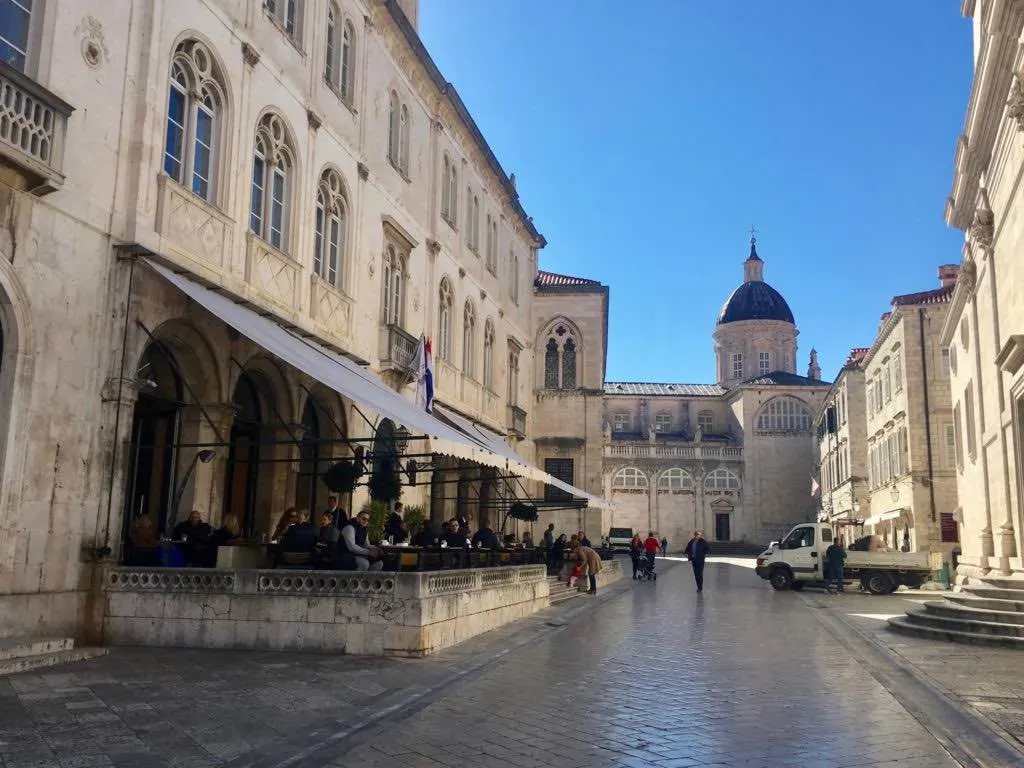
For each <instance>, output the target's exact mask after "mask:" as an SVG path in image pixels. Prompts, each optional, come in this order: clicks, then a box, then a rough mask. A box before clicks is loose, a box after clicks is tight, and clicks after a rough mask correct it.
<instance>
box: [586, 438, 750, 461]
mask: <svg viewBox="0 0 1024 768" xmlns="http://www.w3.org/2000/svg"><path fill="white" fill-rule="evenodd" d="M603 453H604V456H605V457H607V458H613V459H719V460H723V461H742V460H743V449H742V448H738V447H733V446H721V445H705V444H704V443H690V444H680V445H671V444H654V445H652V444H651V443H641V442H612V443H605V445H604V451H603Z"/></svg>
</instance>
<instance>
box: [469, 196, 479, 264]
mask: <svg viewBox="0 0 1024 768" xmlns="http://www.w3.org/2000/svg"><path fill="white" fill-rule="evenodd" d="M472 202H473V204H472V206H471V213H470V215H469V228H470V229H471V230H472V232H473V239H472V243H473V244H472V246H470V247H471V248H472V249H473V250H474V251H478V252H479V250H480V198H479V197H477V196H476V195H473V201H472ZM478 255H479V254H478Z"/></svg>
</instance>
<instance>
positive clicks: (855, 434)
mask: <svg viewBox="0 0 1024 768" xmlns="http://www.w3.org/2000/svg"><path fill="white" fill-rule="evenodd" d="M867 353H868V349H867V348H866V347H857V348H854V349H852V350H850V354H849V356H848V357H847V358H846V362H845V363H844V364H843V367H842V370H840V371H839V375H838V376H836V380H835V382H833V384H832V388H831V389H830V390H829V392H828V395H827V396H826V398H825V400H824V402H823V403H822V405H821V409H820V410H819V411H818V415H817V420H816V424H815V426H816V432H817V439H818V477H819V478H820V479H819V481H818V482H819V486H820V493H821V511H822V513H823V516H822V519H823V520H828V521H829V522H832V523H836V524H839V525H847V524H848V522H855V521H857V520H862V519H864V518H870V516H871V494H870V492H869V485H868V444H867V403H866V391H865V387H864V367H863V361H864V356H865V355H866V354H867ZM855 532H857V531H855Z"/></svg>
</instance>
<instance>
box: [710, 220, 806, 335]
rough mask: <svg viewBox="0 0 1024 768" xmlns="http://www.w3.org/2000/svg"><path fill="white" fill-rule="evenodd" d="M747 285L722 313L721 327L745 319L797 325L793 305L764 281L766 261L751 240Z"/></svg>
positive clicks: (739, 289) (723, 307)
mask: <svg viewBox="0 0 1024 768" xmlns="http://www.w3.org/2000/svg"><path fill="white" fill-rule="evenodd" d="M743 267H744V270H743V271H744V276H745V279H744V282H743V285H741V286H740V287H739V288H737V289H736V290H735V291H733V292H732V296H730V297H729V298H728V299H727V300H726V302H725V304H723V305H722V311H721V312H719V313H718V325H724V324H725V323H738V322H740V321H741V320H781V321H782V322H784V323H790V324H792V325H796V321H795V320H794V319H793V312H792V310H790V308H789V304H787V303H786V300H785V299H784V298H782V294H781V293H779V292H778V291H776V290H775V289H774V288H772V287H771V286H770V285H768V283H766V282H764V280H762V279H761V278H762V275H763V270H764V262H762V261H761V257H760V256H758V255H757V248H756V247H755V241H754V238H750V256H749V257H748V258H747V260H746V262H744V264H743Z"/></svg>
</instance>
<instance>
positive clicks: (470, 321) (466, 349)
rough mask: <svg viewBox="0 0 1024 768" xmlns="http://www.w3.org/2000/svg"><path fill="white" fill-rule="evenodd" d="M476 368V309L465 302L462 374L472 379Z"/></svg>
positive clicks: (471, 303) (470, 303)
mask: <svg viewBox="0 0 1024 768" xmlns="http://www.w3.org/2000/svg"><path fill="white" fill-rule="evenodd" d="M475 368H476V308H475V307H474V306H473V302H471V301H467V302H466V306H465V308H464V309H463V311H462V372H463V373H464V374H465V375H467V376H469V377H470V378H472V377H473V374H474V373H475Z"/></svg>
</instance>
